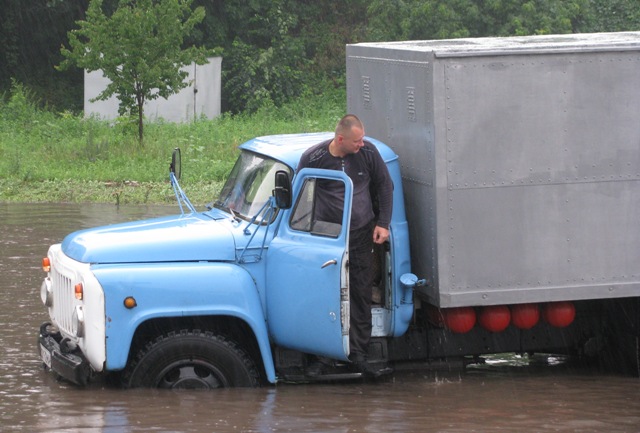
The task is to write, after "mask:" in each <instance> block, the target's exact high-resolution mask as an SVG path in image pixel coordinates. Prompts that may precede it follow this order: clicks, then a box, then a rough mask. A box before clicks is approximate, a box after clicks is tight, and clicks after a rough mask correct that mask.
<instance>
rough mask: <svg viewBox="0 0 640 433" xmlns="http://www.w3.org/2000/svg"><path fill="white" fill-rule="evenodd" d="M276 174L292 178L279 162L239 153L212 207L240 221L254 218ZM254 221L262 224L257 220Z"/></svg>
mask: <svg viewBox="0 0 640 433" xmlns="http://www.w3.org/2000/svg"><path fill="white" fill-rule="evenodd" d="M278 170H285V171H287V172H288V173H289V175H291V169H290V168H289V167H287V166H286V165H285V164H283V163H281V162H278V161H276V160H273V159H271V158H267V157H264V156H262V155H258V154H256V153H252V152H247V151H244V152H242V153H241V154H240V157H239V158H238V160H237V161H236V164H235V165H234V167H233V170H231V173H230V174H229V178H228V179H227V182H226V183H225V185H224V187H223V188H222V191H221V192H220V197H219V198H218V200H217V201H216V202H215V203H214V206H215V207H216V208H218V209H222V210H225V211H227V212H231V213H233V214H234V215H235V216H238V217H241V218H243V219H250V218H252V217H254V216H255V215H256V214H257V213H258V212H259V211H260V209H262V207H263V206H264V204H265V203H266V202H267V200H269V197H271V194H272V191H273V188H274V187H275V174H276V171H278ZM257 221H258V222H261V220H260V219H259V218H258V219H257Z"/></svg>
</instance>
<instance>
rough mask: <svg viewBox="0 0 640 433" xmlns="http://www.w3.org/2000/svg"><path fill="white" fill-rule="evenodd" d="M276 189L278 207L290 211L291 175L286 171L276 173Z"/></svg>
mask: <svg viewBox="0 0 640 433" xmlns="http://www.w3.org/2000/svg"><path fill="white" fill-rule="evenodd" d="M275 184H276V187H275V188H274V190H273V197H274V199H275V202H276V207H277V208H279V209H289V208H290V207H291V179H289V173H287V172H286V171H284V170H278V171H277V172H276V182H275Z"/></svg>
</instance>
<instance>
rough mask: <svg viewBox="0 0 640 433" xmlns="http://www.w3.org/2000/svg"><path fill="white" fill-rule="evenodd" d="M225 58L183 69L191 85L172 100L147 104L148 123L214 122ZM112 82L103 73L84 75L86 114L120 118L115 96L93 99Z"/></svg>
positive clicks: (217, 109)
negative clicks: (161, 121) (187, 74)
mask: <svg viewBox="0 0 640 433" xmlns="http://www.w3.org/2000/svg"><path fill="white" fill-rule="evenodd" d="M221 65H222V57H212V58H210V59H209V63H207V64H205V65H196V64H193V65H189V66H185V67H184V68H183V70H185V71H187V72H188V73H189V76H188V77H187V79H186V81H187V82H189V85H188V86H187V87H185V88H184V89H182V90H181V91H180V92H178V93H176V94H174V95H171V96H170V97H169V98H167V99H164V98H158V99H155V100H153V101H147V102H146V103H145V105H144V115H145V117H146V118H147V119H149V120H157V119H159V118H162V119H165V120H168V121H171V122H185V121H190V120H193V119H194V117H195V118H199V117H201V116H204V117H206V118H208V119H213V118H214V117H217V116H219V115H220V95H221ZM108 83H109V80H108V79H107V78H105V77H104V76H103V75H102V71H94V72H87V71H86V70H85V72H84V113H85V116H87V117H88V116H91V115H97V116H99V117H100V118H102V119H108V120H111V119H115V118H116V117H118V99H117V98H116V97H115V96H112V97H111V98H109V99H108V100H106V101H95V102H91V101H90V100H91V99H93V98H95V97H96V96H98V94H99V93H100V92H102V91H103V90H104V89H105V88H106V87H107V85H108Z"/></svg>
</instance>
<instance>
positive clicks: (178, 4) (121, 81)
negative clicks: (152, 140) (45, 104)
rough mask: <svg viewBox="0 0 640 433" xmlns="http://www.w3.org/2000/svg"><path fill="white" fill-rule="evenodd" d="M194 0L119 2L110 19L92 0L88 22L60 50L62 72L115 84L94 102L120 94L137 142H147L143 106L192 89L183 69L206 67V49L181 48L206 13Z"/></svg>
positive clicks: (96, 0) (121, 110)
mask: <svg viewBox="0 0 640 433" xmlns="http://www.w3.org/2000/svg"><path fill="white" fill-rule="evenodd" d="M191 2H192V0H120V2H119V4H118V7H117V9H116V10H115V12H113V14H112V15H111V16H107V15H105V13H104V12H103V9H102V0H91V2H90V3H89V8H88V10H87V14H86V20H84V21H78V22H77V24H78V25H79V28H78V29H75V30H72V31H70V32H69V34H68V36H69V46H70V48H69V49H67V48H65V47H62V50H61V52H62V55H63V56H64V57H65V60H64V61H63V62H62V63H61V64H60V66H59V68H60V69H63V70H64V69H66V68H69V67H71V66H73V65H75V66H78V67H80V68H83V69H86V70H88V71H90V72H91V71H97V70H102V71H103V73H104V76H105V77H106V78H108V79H109V80H110V81H111V83H110V84H109V85H108V86H107V88H106V89H105V90H104V91H102V92H101V93H100V94H99V95H98V96H97V97H96V100H106V99H108V98H110V97H111V96H113V95H116V97H117V98H118V101H119V109H118V113H119V114H120V115H121V116H124V115H133V114H137V117H138V138H139V140H140V144H142V140H143V135H144V131H143V128H144V126H143V119H144V103H145V101H149V100H153V99H156V98H158V97H163V98H167V97H168V96H170V95H172V94H174V93H176V92H178V91H179V90H181V89H183V88H184V87H186V86H187V85H188V83H186V82H185V81H184V80H185V78H186V77H187V75H188V74H187V72H185V71H182V70H181V68H182V67H183V66H185V65H188V64H192V63H194V62H195V63H197V64H204V63H205V62H206V56H207V51H206V50H205V49H204V48H196V47H190V48H186V49H183V48H182V44H183V40H184V38H185V37H187V36H188V35H189V34H190V33H191V32H192V31H193V28H194V26H195V25H196V24H198V23H199V22H201V21H202V20H203V18H204V13H205V12H204V9H203V8H201V7H198V8H196V9H195V10H192V9H191Z"/></svg>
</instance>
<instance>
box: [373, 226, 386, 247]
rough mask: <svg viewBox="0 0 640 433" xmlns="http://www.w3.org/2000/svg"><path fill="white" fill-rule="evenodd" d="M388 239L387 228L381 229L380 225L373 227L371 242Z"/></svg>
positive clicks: (383, 241)
mask: <svg viewBox="0 0 640 433" xmlns="http://www.w3.org/2000/svg"><path fill="white" fill-rule="evenodd" d="M388 240H389V230H387V229H383V228H382V227H380V226H376V227H375V228H374V229H373V242H374V243H376V244H383V243H385V242H386V241H388Z"/></svg>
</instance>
